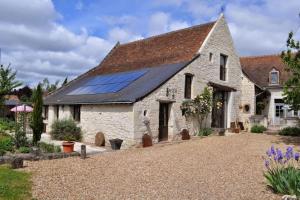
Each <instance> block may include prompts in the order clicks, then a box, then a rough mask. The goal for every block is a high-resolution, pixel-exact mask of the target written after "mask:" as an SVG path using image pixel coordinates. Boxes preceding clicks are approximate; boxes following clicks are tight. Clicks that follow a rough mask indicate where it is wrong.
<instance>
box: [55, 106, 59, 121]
mask: <svg viewBox="0 0 300 200" xmlns="http://www.w3.org/2000/svg"><path fill="white" fill-rule="evenodd" d="M55 117H56V119H59V105H56V106H55Z"/></svg>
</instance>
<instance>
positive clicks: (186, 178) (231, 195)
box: [25, 134, 300, 200]
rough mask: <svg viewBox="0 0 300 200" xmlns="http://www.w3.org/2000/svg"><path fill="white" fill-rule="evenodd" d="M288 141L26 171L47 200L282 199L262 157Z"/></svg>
mask: <svg viewBox="0 0 300 200" xmlns="http://www.w3.org/2000/svg"><path fill="white" fill-rule="evenodd" d="M288 139H289V138H287V137H286V138H284V137H280V136H269V135H257V134H241V135H235V136H229V137H220V136H211V137H207V138H203V139H200V140H193V141H187V142H183V143H179V144H172V145H162V146H161V145H158V146H154V147H150V148H145V149H132V150H126V151H119V152H110V153H104V154H99V155H94V156H91V157H90V158H88V159H86V160H81V159H80V158H67V159H61V160H50V161H49V160H48V161H39V162H26V163H25V164H26V165H27V167H26V168H25V170H27V171H30V172H32V173H33V196H34V197H35V198H37V199H43V200H44V199H51V200H53V199H72V200H73V199H239V200H240V199H268V200H269V199H281V197H280V196H278V195H274V194H273V193H272V192H271V191H269V190H268V188H267V187H266V185H265V183H264V178H263V175H262V173H263V170H264V166H263V161H262V158H261V156H262V155H264V153H265V152H266V149H267V148H269V147H270V145H271V144H272V143H275V145H276V146H282V147H285V146H286V145H287V144H291V141H290V140H288ZM298 139H299V138H298ZM298 139H297V140H298ZM294 141H295V140H294ZM298 142H300V140H298ZM293 145H296V143H293ZM298 150H300V149H299V145H298Z"/></svg>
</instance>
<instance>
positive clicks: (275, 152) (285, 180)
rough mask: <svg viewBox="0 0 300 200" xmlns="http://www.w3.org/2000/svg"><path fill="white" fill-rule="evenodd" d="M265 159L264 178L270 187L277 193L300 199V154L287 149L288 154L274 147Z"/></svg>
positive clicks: (289, 148)
mask: <svg viewBox="0 0 300 200" xmlns="http://www.w3.org/2000/svg"><path fill="white" fill-rule="evenodd" d="M266 155H267V156H266V157H265V166H266V169H267V170H266V172H265V173H264V176H265V178H266V180H267V184H268V186H269V187H270V188H271V189H272V190H273V191H274V192H275V193H280V194H285V195H295V196H297V197H298V198H299V197H300V162H299V157H300V154H299V152H294V149H293V148H292V147H287V149H286V152H283V151H281V150H280V149H278V148H277V149H275V148H274V146H272V147H271V148H270V149H269V150H268V151H267V152H266Z"/></svg>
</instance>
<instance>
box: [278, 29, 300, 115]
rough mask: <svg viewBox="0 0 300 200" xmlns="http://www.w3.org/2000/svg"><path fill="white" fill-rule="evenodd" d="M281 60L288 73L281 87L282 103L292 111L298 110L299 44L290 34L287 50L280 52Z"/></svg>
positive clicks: (299, 79)
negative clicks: (287, 77)
mask: <svg viewBox="0 0 300 200" xmlns="http://www.w3.org/2000/svg"><path fill="white" fill-rule="evenodd" d="M281 58H282V60H283V62H284V63H285V65H286V70H287V71H288V72H289V73H290V76H289V79H288V80H287V81H286V82H285V83H284V87H283V95H284V101H285V103H287V104H288V105H290V108H291V109H292V110H300V42H299V41H296V40H294V38H293V33H292V32H291V33H290V34H289V37H288V40H287V50H286V51H283V52H282V54H281Z"/></svg>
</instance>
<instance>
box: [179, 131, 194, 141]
mask: <svg viewBox="0 0 300 200" xmlns="http://www.w3.org/2000/svg"><path fill="white" fill-rule="evenodd" d="M180 134H181V139H182V140H189V139H191V136H190V134H189V131H188V130H187V129H183V130H182V131H181V133H180Z"/></svg>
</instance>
